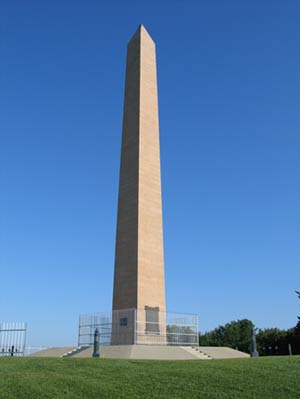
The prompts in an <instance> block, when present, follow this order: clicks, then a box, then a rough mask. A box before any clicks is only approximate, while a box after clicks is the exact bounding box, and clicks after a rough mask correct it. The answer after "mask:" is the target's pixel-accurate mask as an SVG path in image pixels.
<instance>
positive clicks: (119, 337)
mask: <svg viewBox="0 0 300 399" xmlns="http://www.w3.org/2000/svg"><path fill="white" fill-rule="evenodd" d="M96 328H98V330H99V332H100V345H180V346H185V345H186V346H197V345H198V316H197V315H195V314H181V313H171V312H162V311H159V309H158V308H149V307H146V308H145V309H124V310H114V311H113V312H110V313H95V314H89V315H81V316H80V317H79V333H78V345H79V346H90V345H92V344H93V340H94V333H95V329H96Z"/></svg>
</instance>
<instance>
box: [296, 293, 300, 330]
mask: <svg viewBox="0 0 300 399" xmlns="http://www.w3.org/2000/svg"><path fill="white" fill-rule="evenodd" d="M295 292H296V295H297V297H298V298H299V299H300V291H295ZM296 329H297V330H298V332H299V335H300V316H298V323H297V325H296Z"/></svg>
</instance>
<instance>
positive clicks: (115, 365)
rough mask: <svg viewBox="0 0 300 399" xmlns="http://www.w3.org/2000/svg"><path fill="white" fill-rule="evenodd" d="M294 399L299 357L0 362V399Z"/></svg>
mask: <svg viewBox="0 0 300 399" xmlns="http://www.w3.org/2000/svg"><path fill="white" fill-rule="evenodd" d="M299 397H300V356H294V357H272V358H271V357H270V358H258V359H235V360H210V361H141V360H140V361H137V360H136V361H135V360H108V359H50V358H49V359H43V358H0V398H1V399H2V398H3V399H4V398H5V399H15V398H18V399H43V398H51V399H54V398H72V399H75V398H84V399H90V398H97V399H102V398H109V399H111V398H113V399H117V398H126V399H128V398H130V399H131V398H133V399H135V398H164V399H166V398H171V399H177V398H182V399H183V398H184V399H189V398H201V399H206V398H218V399H219V398H226V399H234V398H241V399H247V398H260V399H267V398H270V399H276V398H280V399H287V398H299Z"/></svg>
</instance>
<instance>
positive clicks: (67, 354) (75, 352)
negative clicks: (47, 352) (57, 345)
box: [61, 346, 87, 357]
mask: <svg viewBox="0 0 300 399" xmlns="http://www.w3.org/2000/svg"><path fill="white" fill-rule="evenodd" d="M86 349H87V347H86V346H78V347H77V348H74V349H72V350H71V351H70V352H67V353H65V354H63V355H62V356H61V357H74V356H75V355H77V354H78V353H81V352H82V351H85V350H86Z"/></svg>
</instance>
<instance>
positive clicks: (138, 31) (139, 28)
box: [129, 24, 154, 43]
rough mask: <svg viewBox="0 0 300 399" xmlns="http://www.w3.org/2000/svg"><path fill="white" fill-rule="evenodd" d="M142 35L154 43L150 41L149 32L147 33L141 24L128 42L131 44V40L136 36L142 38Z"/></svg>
mask: <svg viewBox="0 0 300 399" xmlns="http://www.w3.org/2000/svg"><path fill="white" fill-rule="evenodd" d="M142 35H146V36H148V37H149V39H150V40H151V41H152V42H153V43H154V40H153V39H152V37H151V36H150V34H149V32H148V31H147V29H146V28H145V26H144V25H143V24H140V25H139V26H138V28H137V30H136V31H135V33H134V35H133V36H132V38H131V39H130V41H129V42H131V40H132V39H133V38H135V37H136V36H142Z"/></svg>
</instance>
